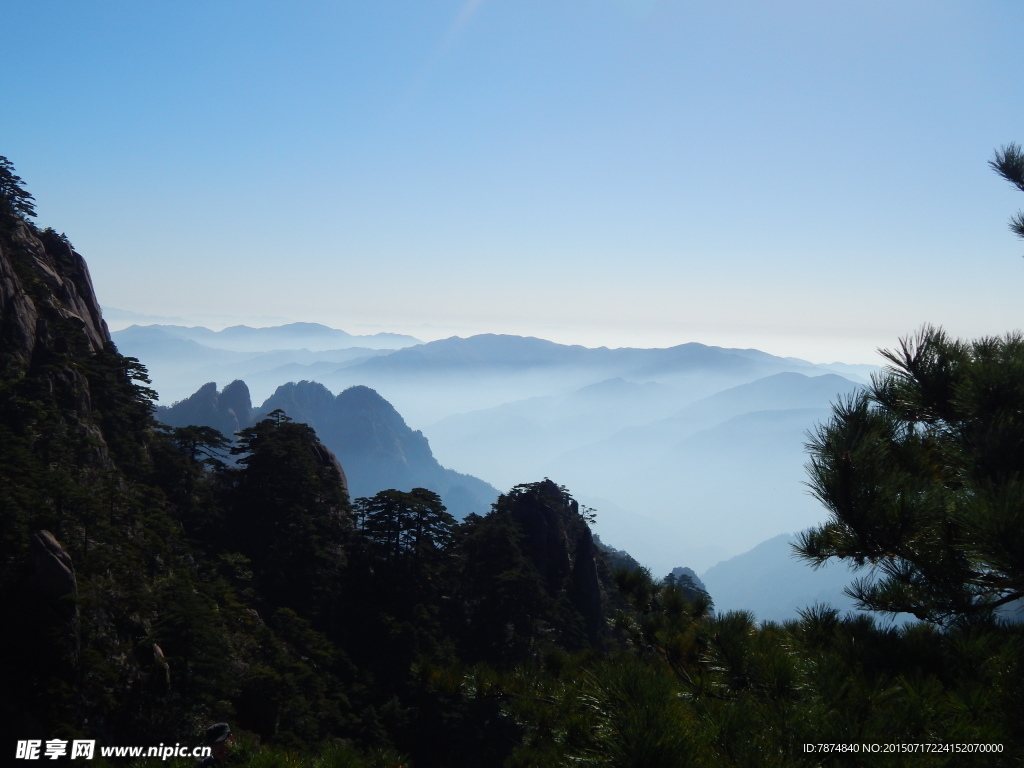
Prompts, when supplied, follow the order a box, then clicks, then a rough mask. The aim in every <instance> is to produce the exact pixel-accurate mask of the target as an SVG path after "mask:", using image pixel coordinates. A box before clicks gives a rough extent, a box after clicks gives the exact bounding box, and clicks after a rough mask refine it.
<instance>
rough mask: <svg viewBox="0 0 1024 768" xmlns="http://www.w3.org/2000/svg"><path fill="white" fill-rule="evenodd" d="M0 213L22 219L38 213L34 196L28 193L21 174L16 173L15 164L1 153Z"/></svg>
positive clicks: (32, 216)
mask: <svg viewBox="0 0 1024 768" xmlns="http://www.w3.org/2000/svg"><path fill="white" fill-rule="evenodd" d="M0 213H3V214H8V215H14V216H17V217H20V218H22V219H28V218H34V217H35V215H36V209H35V203H34V198H33V197H32V195H30V194H29V193H28V191H27V190H26V189H25V187H24V186H22V180H21V177H20V176H17V175H16V174H15V173H14V164H13V163H11V161H10V160H8V159H7V158H6V157H4V156H3V155H0Z"/></svg>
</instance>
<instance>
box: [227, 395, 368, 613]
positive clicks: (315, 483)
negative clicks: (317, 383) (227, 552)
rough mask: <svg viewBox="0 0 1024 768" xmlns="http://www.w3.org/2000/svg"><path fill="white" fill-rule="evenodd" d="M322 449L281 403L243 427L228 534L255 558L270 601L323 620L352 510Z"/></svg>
mask: <svg viewBox="0 0 1024 768" xmlns="http://www.w3.org/2000/svg"><path fill="white" fill-rule="evenodd" d="M319 449H321V446H320V441H319V439H318V438H317V436H316V433H315V432H314V431H313V429H312V428H311V427H309V426H308V425H306V424H300V423H296V422H293V421H291V420H290V419H289V418H288V417H287V416H285V415H284V413H283V412H281V411H275V412H274V413H272V414H270V416H269V417H268V418H266V419H264V420H263V421H260V422H259V423H257V424H255V425H253V426H252V427H249V428H248V429H244V430H242V431H241V432H239V433H238V442H237V445H236V446H235V447H234V448H232V449H231V452H232V453H233V454H235V455H238V456H239V457H240V458H239V459H238V464H239V465H240V469H239V470H238V471H237V473H235V475H234V476H233V487H232V488H230V490H229V491H227V494H226V500H225V506H226V507H227V510H228V511H227V530H226V531H225V534H224V535H225V536H230V538H231V542H232V544H231V546H232V547H233V548H235V550H236V551H238V552H241V553H242V554H244V555H245V556H246V557H248V558H249V560H250V561H251V562H252V564H253V571H254V573H255V576H256V580H257V582H258V585H259V588H260V591H261V592H262V594H263V595H264V596H265V598H266V600H267V601H268V603H269V605H271V606H274V607H277V606H284V607H289V608H293V609H295V610H297V611H299V612H300V613H302V614H304V615H307V616H311V617H315V619H316V621H317V622H318V625H319V626H321V627H322V626H325V623H326V622H327V621H328V620H329V617H330V615H331V614H332V606H333V604H334V602H335V600H336V597H337V595H338V593H339V591H340V585H339V582H338V579H339V578H340V574H341V572H342V569H343V566H344V564H345V543H346V541H347V539H348V537H349V531H350V528H351V518H350V511H349V503H348V495H347V493H346V492H345V488H344V485H343V484H342V482H341V477H340V476H339V474H338V472H337V470H336V469H335V468H334V467H333V466H330V465H329V464H327V463H324V462H322V461H321V460H320V458H319V457H320V455H321V454H320V453H319V452H318V451H319Z"/></svg>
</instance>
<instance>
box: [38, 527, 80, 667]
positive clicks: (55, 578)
mask: <svg viewBox="0 0 1024 768" xmlns="http://www.w3.org/2000/svg"><path fill="white" fill-rule="evenodd" d="M29 564H30V571H29V576H28V583H27V584H26V587H27V590H26V592H27V596H28V598H29V599H30V600H33V601H34V602H35V604H36V609H37V610H36V615H37V616H39V617H40V618H41V619H43V620H44V621H45V622H46V623H48V624H49V625H51V626H53V627H56V628H57V629H58V631H59V632H60V634H61V635H63V636H64V637H65V638H66V640H67V647H68V650H69V651H70V652H71V655H72V656H73V658H76V659H77V658H78V655H79V650H80V648H79V636H78V625H79V609H78V602H77V601H78V581H77V579H76V578H75V566H74V564H73V563H72V562H71V555H69V554H68V553H67V551H66V550H65V549H64V547H62V546H61V544H60V542H59V541H57V539H56V538H55V537H54V535H53V534H52V533H50V532H49V531H36V532H35V533H33V534H32V536H31V538H30V540H29Z"/></svg>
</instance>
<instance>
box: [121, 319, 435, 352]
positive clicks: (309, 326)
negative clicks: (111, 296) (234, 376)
mask: <svg viewBox="0 0 1024 768" xmlns="http://www.w3.org/2000/svg"><path fill="white" fill-rule="evenodd" d="M129 331H130V332H133V333H135V334H138V333H140V332H142V331H148V332H149V333H152V334H154V335H157V334H160V335H165V336H170V337H174V338H181V339H189V340H190V341H195V342H198V343H200V344H203V345H204V346H207V347H211V348H213V349H224V350H228V351H232V352H270V351H273V350H277V349H309V350H314V351H323V350H329V349H345V348H347V347H354V346H366V347H370V348H373V349H400V348H401V347H405V346H411V345H414V344H420V343H422V342H420V340H419V339H416V338H413V337H412V336H405V335H403V334H399V333H375V334H371V335H367V336H355V335H353V334H351V333H348V332H346V331H343V330H340V329H338V328H331V327H329V326H326V325H321V324H320V323H288V324H286V325H276V326H267V327H262V328H253V327H251V326H248V325H233V326H230V327H228V328H224V329H223V330H220V331H214V330H211V329H209V328H204V327H202V326H182V325H159V324H158V325H145V326H142V325H131V326H129V327H128V328H125V329H123V330H121V331H115V333H117V334H118V338H121V337H124V336H127V335H128V334H127V333H126V332H129Z"/></svg>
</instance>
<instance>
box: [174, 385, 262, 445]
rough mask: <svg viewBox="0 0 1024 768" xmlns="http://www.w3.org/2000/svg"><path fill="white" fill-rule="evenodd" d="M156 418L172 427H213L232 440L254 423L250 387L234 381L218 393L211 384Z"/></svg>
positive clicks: (215, 386)
mask: <svg viewBox="0 0 1024 768" xmlns="http://www.w3.org/2000/svg"><path fill="white" fill-rule="evenodd" d="M156 417H157V418H158V419H160V421H162V422H164V423H165V424H167V425H168V426H171V427H187V426H189V425H193V424H194V425H196V426H201V427H213V428H214V429H216V430H218V431H219V432H221V433H222V434H224V435H226V436H227V437H231V436H232V435H234V434H235V433H237V432H240V431H241V430H243V429H245V428H246V427H250V426H252V424H253V410H252V400H251V398H250V396H249V387H248V386H246V384H245V382H244V381H233V382H231V383H230V384H228V385H227V386H226V387H224V390H223V391H222V392H218V391H217V385H216V384H215V383H214V382H212V381H211V382H210V383H209V384H204V385H203V386H202V387H200V388H199V389H198V390H197V391H196V393H195V394H193V395H191V396H190V397H187V398H185V399H184V400H182V401H181V402H178V403H175V404H174V405H172V406H170V407H167V408H159V409H157V413H156Z"/></svg>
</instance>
